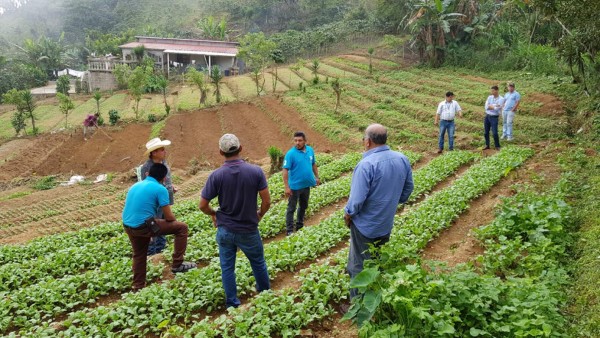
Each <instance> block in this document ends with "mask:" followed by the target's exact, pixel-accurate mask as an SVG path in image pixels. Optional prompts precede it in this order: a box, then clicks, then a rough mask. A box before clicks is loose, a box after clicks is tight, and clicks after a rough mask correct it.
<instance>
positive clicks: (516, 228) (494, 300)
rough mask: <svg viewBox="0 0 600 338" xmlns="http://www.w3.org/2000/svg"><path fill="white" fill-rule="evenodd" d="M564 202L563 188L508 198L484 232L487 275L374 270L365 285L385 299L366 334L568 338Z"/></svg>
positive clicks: (414, 268)
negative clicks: (382, 271)
mask: <svg viewBox="0 0 600 338" xmlns="http://www.w3.org/2000/svg"><path fill="white" fill-rule="evenodd" d="M563 198H564V197H563V196H562V193H561V192H560V191H558V190H556V191H552V192H550V193H547V194H538V193H530V192H525V193H519V194H517V195H516V196H514V197H511V198H509V199H506V200H504V203H503V205H502V207H501V209H500V210H499V213H498V215H497V217H496V219H495V220H494V221H493V222H492V223H491V224H489V225H488V226H485V227H484V228H482V229H480V230H478V237H479V238H480V239H481V240H482V241H483V242H484V243H483V244H484V246H485V248H486V252H485V254H484V255H483V256H480V257H478V260H479V261H484V262H485V264H483V266H482V268H481V269H479V270H481V271H477V270H478V269H477V268H475V267H473V266H472V265H466V266H462V267H458V268H457V269H455V270H453V271H450V272H448V271H447V269H444V268H442V269H439V270H438V269H429V270H426V269H424V268H423V267H422V266H421V265H419V264H412V265H406V266H402V265H400V266H398V267H395V268H391V269H387V270H386V271H384V273H382V274H381V275H379V272H378V271H375V270H373V268H371V271H369V272H368V273H366V274H365V275H364V276H363V277H365V278H364V281H365V283H362V284H363V285H362V287H363V288H368V289H367V291H366V292H367V293H370V294H373V295H378V296H379V297H375V298H376V299H378V302H377V304H378V305H379V306H378V307H377V306H376V307H377V309H376V310H375V311H374V317H373V318H374V319H373V320H371V321H369V322H366V324H365V325H364V326H363V327H362V328H361V330H360V333H361V336H363V337H367V336H368V337H388V336H391V335H397V336H405V337H420V336H422V333H423V332H429V333H430V335H436V336H455V337H456V336H459V337H465V336H472V337H535V336H537V337H565V336H566V334H565V333H566V328H567V325H566V320H565V318H564V316H563V314H562V313H561V308H562V307H563V306H564V305H565V304H566V300H567V299H566V295H565V293H564V286H565V285H566V283H567V282H568V279H569V276H568V273H567V271H566V270H565V269H564V264H563V263H564V260H565V258H566V255H567V254H566V253H565V249H566V247H567V245H568V241H569V235H568V231H567V229H568V227H569V226H570V217H571V210H570V207H569V206H568V205H567V204H566V203H565V202H564V201H563ZM367 275H370V277H369V278H366V277H367ZM362 310H363V311H364V310H366V308H365V309H362ZM369 313H370V311H364V314H365V315H368V314H369ZM367 317H368V316H367ZM381 318H385V320H382V319H381Z"/></svg>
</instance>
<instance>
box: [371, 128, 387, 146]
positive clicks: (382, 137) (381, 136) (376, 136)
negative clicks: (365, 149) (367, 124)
mask: <svg viewBox="0 0 600 338" xmlns="http://www.w3.org/2000/svg"><path fill="white" fill-rule="evenodd" d="M367 137H368V138H369V140H371V141H373V143H375V144H386V142H387V130H386V131H385V132H383V133H378V132H377V131H373V130H369V131H368V132H367Z"/></svg>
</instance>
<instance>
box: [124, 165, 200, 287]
mask: <svg viewBox="0 0 600 338" xmlns="http://www.w3.org/2000/svg"><path fill="white" fill-rule="evenodd" d="M167 172H168V169H167V167H166V166H165V165H164V164H162V163H155V164H153V165H152V166H151V167H150V170H149V172H148V177H146V178H145V179H144V180H143V181H141V182H138V183H136V184H134V185H133V186H132V187H131V188H129V191H128V192H127V197H126V198H125V207H124V208H123V226H124V227H125V232H126V233H127V236H128V237H129V240H130V241H131V246H132V248H133V286H132V289H133V291H137V290H139V289H141V288H143V287H145V286H146V258H147V255H148V244H149V243H150V238H151V237H152V236H156V235H175V244H174V246H175V250H174V251H173V263H172V266H171V271H172V272H173V273H177V272H186V271H188V270H190V269H193V268H195V267H196V264H194V263H189V262H184V261H183V255H184V254H185V249H186V247H187V237H188V226H187V224H185V223H182V222H177V220H176V219H175V215H173V212H172V211H171V206H170V204H169V203H170V201H169V192H168V191H167V188H165V187H164V185H162V183H163V182H164V180H165V177H166V176H167ZM158 208H162V212H163V215H164V219H158V218H154V217H155V215H156V210H157V209H158ZM151 218H154V221H155V223H156V224H157V226H158V228H159V230H158V232H157V233H154V232H153V231H152V229H150V227H149V226H148V225H147V224H146V220H148V219H151Z"/></svg>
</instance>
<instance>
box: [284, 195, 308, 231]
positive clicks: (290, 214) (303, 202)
mask: <svg viewBox="0 0 600 338" xmlns="http://www.w3.org/2000/svg"><path fill="white" fill-rule="evenodd" d="M309 197H310V187H308V188H304V189H300V190H292V194H291V195H290V197H289V198H288V206H287V212H286V214H285V227H286V229H287V232H291V231H294V212H295V211H296V205H297V204H300V207H299V208H298V214H297V215H296V230H299V229H300V228H302V227H303V226H304V214H305V213H306V208H308V198H309ZM298 202H300V203H298Z"/></svg>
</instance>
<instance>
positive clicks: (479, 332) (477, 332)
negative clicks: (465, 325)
mask: <svg viewBox="0 0 600 338" xmlns="http://www.w3.org/2000/svg"><path fill="white" fill-rule="evenodd" d="M469 333H470V334H471V337H479V336H483V335H485V334H486V333H487V332H486V331H483V330H480V329H476V328H474V327H472V328H471V329H470V330H469Z"/></svg>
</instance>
